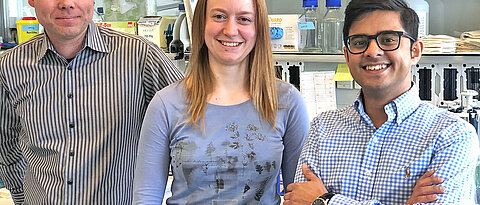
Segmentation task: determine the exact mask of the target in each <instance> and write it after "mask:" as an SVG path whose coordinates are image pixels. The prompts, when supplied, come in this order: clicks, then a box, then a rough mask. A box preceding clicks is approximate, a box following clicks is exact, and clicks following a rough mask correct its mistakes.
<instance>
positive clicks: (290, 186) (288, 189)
mask: <svg viewBox="0 0 480 205" xmlns="http://www.w3.org/2000/svg"><path fill="white" fill-rule="evenodd" d="M295 184H296V183H291V184H289V185H288V186H287V192H291V191H293V189H294V186H295Z"/></svg>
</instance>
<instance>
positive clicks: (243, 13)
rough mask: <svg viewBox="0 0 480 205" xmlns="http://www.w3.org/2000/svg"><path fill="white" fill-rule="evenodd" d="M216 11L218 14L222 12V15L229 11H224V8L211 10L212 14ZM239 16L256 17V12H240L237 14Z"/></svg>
mask: <svg viewBox="0 0 480 205" xmlns="http://www.w3.org/2000/svg"><path fill="white" fill-rule="evenodd" d="M215 11H218V12H222V13H227V10H225V9H223V8H213V9H210V12H215ZM235 14H237V15H246V14H247V15H255V13H254V12H251V11H240V12H238V13H235Z"/></svg>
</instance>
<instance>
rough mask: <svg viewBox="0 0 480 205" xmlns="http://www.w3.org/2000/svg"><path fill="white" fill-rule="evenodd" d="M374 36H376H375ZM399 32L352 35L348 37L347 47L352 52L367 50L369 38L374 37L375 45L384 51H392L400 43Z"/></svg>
mask: <svg viewBox="0 0 480 205" xmlns="http://www.w3.org/2000/svg"><path fill="white" fill-rule="evenodd" d="M375 37H376V38H375ZM400 37H401V35H400V34H399V33H393V32H392V33H390V32H385V33H380V34H378V35H376V36H371V37H370V36H367V35H354V36H351V37H349V42H348V47H349V49H350V52H352V53H362V52H364V51H366V50H367V48H368V45H369V43H370V39H372V38H375V40H376V42H377V45H378V46H379V47H380V49H382V50H384V51H392V50H395V49H397V48H398V47H399V45H400Z"/></svg>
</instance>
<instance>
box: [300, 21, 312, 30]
mask: <svg viewBox="0 0 480 205" xmlns="http://www.w3.org/2000/svg"><path fill="white" fill-rule="evenodd" d="M310 29H315V25H314V24H313V22H311V21H310V22H298V30H310Z"/></svg>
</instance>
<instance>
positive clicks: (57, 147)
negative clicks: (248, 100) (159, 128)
mask: <svg viewBox="0 0 480 205" xmlns="http://www.w3.org/2000/svg"><path fill="white" fill-rule="evenodd" d="M181 77H182V73H181V72H180V71H179V70H178V69H177V68H176V66H175V65H174V64H173V63H172V62H171V61H170V59H168V57H167V56H166V55H165V53H164V52H163V51H162V50H161V49H160V48H159V47H158V46H156V45H155V44H153V43H152V42H150V41H147V40H145V39H143V38H141V37H138V36H134V35H130V34H125V33H121V32H117V31H113V30H110V29H106V28H102V27H97V26H96V25H95V24H94V23H93V22H92V23H90V24H89V25H88V31H87V35H86V37H85V42H84V45H83V48H82V49H81V50H80V51H79V52H78V53H77V55H76V56H75V58H73V59H71V60H67V59H65V58H64V57H62V56H60V55H59V54H58V53H57V52H56V51H55V48H54V47H53V44H51V42H50V40H49V39H48V37H47V35H45V34H40V35H38V36H36V37H34V38H33V39H31V40H29V41H27V42H25V43H23V44H21V45H19V46H18V47H16V48H14V49H12V50H9V51H6V52H5V53H3V54H2V56H1V57H0V115H1V116H0V117H1V118H0V176H1V178H2V180H3V181H4V183H5V185H6V187H7V188H8V189H9V190H10V191H11V193H12V195H13V196H14V200H15V201H16V202H22V201H23V200H24V202H25V204H68V205H70V204H130V203H131V200H132V184H133V171H134V166H135V157H136V152H137V142H138V138H139V133H140V128H141V124H142V120H143V117H144V113H145V110H146V108H147V105H148V103H149V101H150V100H151V99H152V97H153V96H154V94H155V93H156V91H158V90H160V89H161V88H163V87H165V86H167V85H168V84H170V83H172V82H175V81H176V80H178V79H179V78H181Z"/></svg>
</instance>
